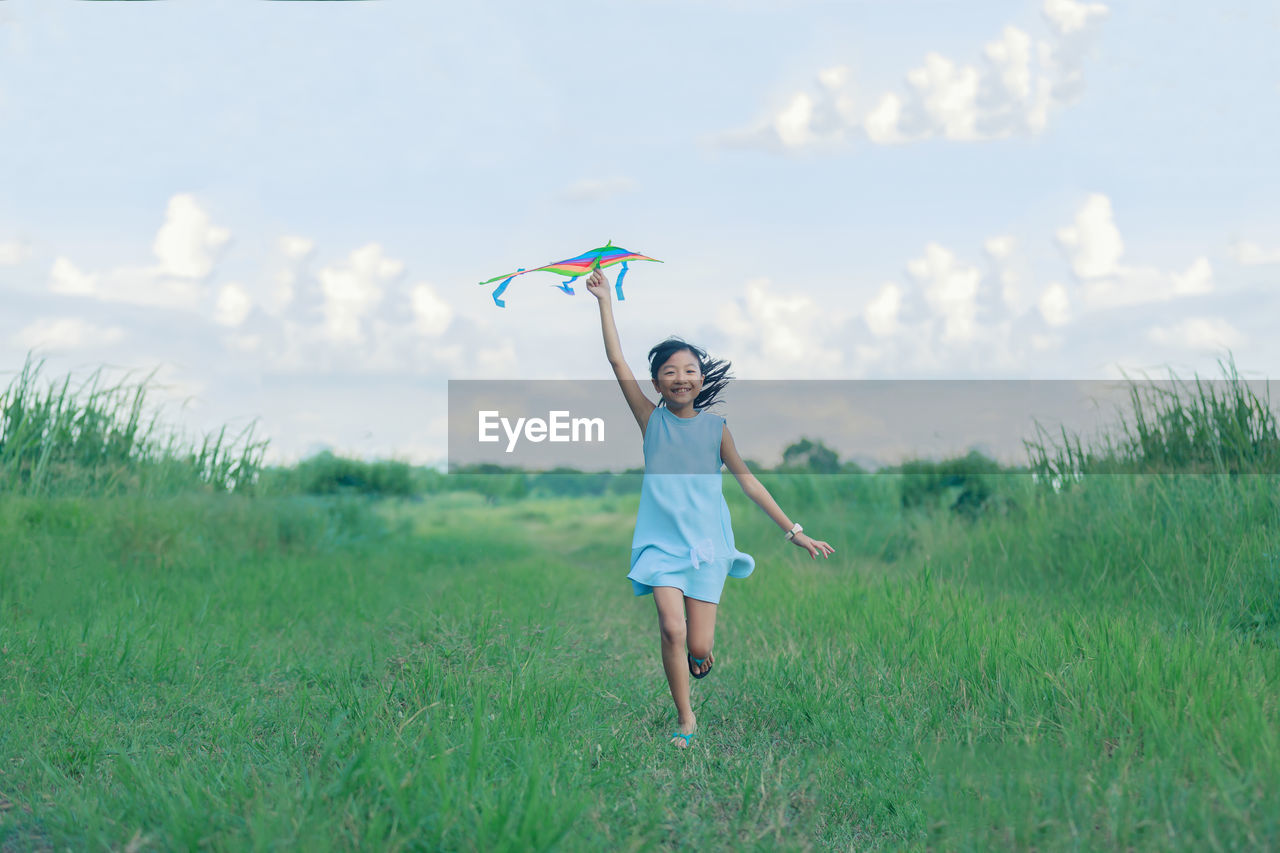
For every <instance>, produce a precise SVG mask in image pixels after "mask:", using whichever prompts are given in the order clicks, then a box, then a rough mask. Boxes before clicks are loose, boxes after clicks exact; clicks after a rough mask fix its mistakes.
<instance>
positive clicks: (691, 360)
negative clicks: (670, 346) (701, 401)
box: [653, 349, 702, 408]
mask: <svg viewBox="0 0 1280 853" xmlns="http://www.w3.org/2000/svg"><path fill="white" fill-rule="evenodd" d="M653 387H654V388H655V389H656V390H657V392H658V393H659V394H661V395H662V399H664V400H666V401H667V408H671V407H673V406H674V407H675V408H680V407H682V406H685V405H690V404H692V403H693V401H694V399H695V398H697V396H698V392H699V391H701V390H702V368H701V367H700V366H699V365H698V357H697V356H695V355H694V354H693V353H692V352H690V351H689V350H687V349H682V350H676V351H675V352H673V353H672V354H671V357H670V358H668V359H667V360H666V361H665V362H663V364H662V366H661V367H659V368H658V378H657V379H655V380H654V381H653Z"/></svg>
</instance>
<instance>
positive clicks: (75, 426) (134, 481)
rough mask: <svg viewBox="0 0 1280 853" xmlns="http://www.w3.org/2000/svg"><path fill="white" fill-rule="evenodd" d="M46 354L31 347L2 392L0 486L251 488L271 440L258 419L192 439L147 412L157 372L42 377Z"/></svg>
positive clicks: (160, 490) (97, 490)
mask: <svg viewBox="0 0 1280 853" xmlns="http://www.w3.org/2000/svg"><path fill="white" fill-rule="evenodd" d="M43 365H44V360H43V359H39V360H36V359H33V358H32V356H31V355H30V354H28V356H27V358H26V361H25V363H24V364H23V366H22V370H21V371H19V372H18V374H17V375H16V376H15V377H14V379H13V380H12V381H11V382H10V383H9V386H8V387H7V388H6V389H5V390H4V392H3V393H0V491H2V492H5V493H9V494H22V495H28V496H52V495H113V494H124V493H150V494H169V493H173V492H175V491H182V490H188V489H192V488H195V489H201V490H206V491H222V492H230V491H245V490H247V489H249V488H250V487H251V486H252V485H253V483H254V481H255V480H256V478H257V474H258V471H259V469H260V468H261V465H262V456H263V453H264V451H265V449H266V446H267V441H265V440H256V439H255V438H254V437H253V424H250V425H249V426H248V427H246V428H245V429H243V430H242V431H241V432H239V433H238V434H235V435H228V432H227V428H226V427H225V426H224V427H222V428H221V429H219V430H218V431H217V432H216V433H208V434H206V435H204V436H202V437H200V438H199V439H198V440H196V441H195V442H192V441H190V440H189V439H187V438H186V437H184V436H181V435H178V434H177V433H175V432H173V431H172V430H166V429H165V428H164V427H163V426H162V425H161V424H160V421H159V412H153V413H151V415H150V416H149V417H148V416H147V411H148V406H147V394H148V391H149V390H150V388H151V383H152V380H153V378H154V376H155V372H154V371H152V373H151V374H149V375H148V376H147V377H145V378H144V379H142V380H141V381H140V382H134V383H131V382H129V381H128V377H127V376H126V378H125V379H124V380H122V381H121V382H119V383H117V384H114V385H108V384H105V383H104V380H103V377H102V371H101V369H98V370H95V371H94V372H93V373H92V374H91V375H90V376H89V378H88V379H86V380H84V381H83V382H82V383H80V384H79V385H78V386H76V387H73V386H72V379H71V376H70V375H68V376H65V377H63V378H62V379H61V380H60V381H53V382H48V383H42V382H41V376H40V372H41V370H42V368H43Z"/></svg>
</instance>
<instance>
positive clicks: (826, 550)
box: [791, 533, 836, 560]
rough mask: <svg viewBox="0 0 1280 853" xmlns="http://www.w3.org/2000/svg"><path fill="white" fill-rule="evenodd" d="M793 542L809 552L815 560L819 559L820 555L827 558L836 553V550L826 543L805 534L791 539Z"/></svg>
mask: <svg viewBox="0 0 1280 853" xmlns="http://www.w3.org/2000/svg"><path fill="white" fill-rule="evenodd" d="M791 541H792V542H794V543H795V544H797V545H799V546H800V547H801V548H803V549H805V550H806V551H808V552H809V556H810V557H813V558H814V559H815V560H816V559H818V555H819V554H821V555H822V556H823V557H824V558H826V557H829V556H831V555H832V554H834V553H835V552H836V549H835V548H832V547H831V546H830V545H828V544H827V543H826V542H823V541H821V540H818V539H810V538H809V537H808V536H806V535H805V534H804V533H797V534H796V535H795V536H793V537H791Z"/></svg>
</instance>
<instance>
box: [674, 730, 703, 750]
mask: <svg viewBox="0 0 1280 853" xmlns="http://www.w3.org/2000/svg"><path fill="white" fill-rule="evenodd" d="M696 734H697V732H691V733H690V734H684V733H682V732H672V733H671V736H672V737H682V738H684V745H685V746H686V747H689V746H692V745H693V744H692V743H691V741H692V740H693V736H694V735H696Z"/></svg>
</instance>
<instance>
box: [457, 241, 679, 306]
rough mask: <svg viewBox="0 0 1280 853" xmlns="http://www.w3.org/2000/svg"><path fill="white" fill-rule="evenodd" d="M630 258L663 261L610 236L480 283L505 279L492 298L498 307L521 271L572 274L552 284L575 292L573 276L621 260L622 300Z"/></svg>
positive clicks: (619, 283) (617, 287)
mask: <svg viewBox="0 0 1280 853" xmlns="http://www.w3.org/2000/svg"><path fill="white" fill-rule="evenodd" d="M628 261H653V262H654V263H658V264H660V263H662V261H660V260H658V259H657V258H650V257H648V256H647V255H641V254H637V253H636V252H628V251H627V250H626V249H623V248H621V247H619V246H615V245H613V241H612V240H610V241H609V242H608V243H607V244H605V245H603V246H601V247H600V248H598V249H592V250H591V251H589V252H583V253H582V254H581V255H578V256H577V257H574V258H569V259H567V260H563V261H556V262H555V263H554V264H547V265H546V266H545V267H537V268H535V269H531V270H526V269H519V270H516V271H515V272H513V273H507V274H506V275H496V276H494V277H493V278H491V279H489V280H488V281H482V282H480V284H482V285H485V284H493V283H494V282H495V281H497V280H498V279H505V281H503V282H502V284H500V285H498V288H497V290H495V291H493V301H494V302H495V303H496V304H497V306H498V307H499V308H505V307H506V306H507V303H506V302H504V301H503V300H502V299H500V298H499V297H500V296H502V291H504V290H506V289H507V285H508V284H510V283H511V280H512V279H513V278H515V277H516V276H518V275H524V274H525V273H527V272H554V273H559V274H560V275H567V276H569V280H568V281H566V282H562V283H561V284H553V285H551V286H552V287H556V288H559V289H560V290H561V291H563V292H564V293H567V294H569V295H570V296H572V295H573V288H572V287H570V286H569V285H570V284H571V283H572V282H573V280H574V279H576V278H580V277H582V276H584V275H587V274H588V273H590V272H591V271H592V270H594V269H603V268H605V267H611V266H613V265H614V264H622V269H621V270H620V271H619V272H618V280H617V281H616V282H615V283H614V289H615V290H616V291H617V293H618V301H619V302H621V301H622V300H623V299H624V298H625V297H624V296H623V295H622V279H623V278H625V277H626V275H627V262H628Z"/></svg>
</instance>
